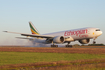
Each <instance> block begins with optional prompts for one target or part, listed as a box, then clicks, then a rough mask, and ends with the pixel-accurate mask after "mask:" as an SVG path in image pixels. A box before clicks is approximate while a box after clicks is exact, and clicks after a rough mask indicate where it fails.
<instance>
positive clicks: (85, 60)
mask: <svg viewBox="0 0 105 70" xmlns="http://www.w3.org/2000/svg"><path fill="white" fill-rule="evenodd" d="M19 49H20V50H19ZM0 50H1V52H0V70H3V69H5V70H6V69H21V68H23V69H24V68H25V69H26V70H31V69H35V70H40V68H42V69H41V70H94V69H95V70H100V69H101V70H104V69H105V49H104V48H98V49H95V48H92V49H89V48H73V49H71V48H15V47H13V48H12V47H10V48H2V47H1V48H0ZM11 51H12V52H11ZM14 51H16V52H14ZM52 52H53V53H52ZM54 52H56V53H54ZM37 67H38V68H37Z"/></svg>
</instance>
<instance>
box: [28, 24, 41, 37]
mask: <svg viewBox="0 0 105 70" xmlns="http://www.w3.org/2000/svg"><path fill="white" fill-rule="evenodd" d="M29 26H30V29H31V32H32V34H36V35H39V32H38V30H37V29H36V28H35V27H34V25H33V24H32V23H31V22H29Z"/></svg>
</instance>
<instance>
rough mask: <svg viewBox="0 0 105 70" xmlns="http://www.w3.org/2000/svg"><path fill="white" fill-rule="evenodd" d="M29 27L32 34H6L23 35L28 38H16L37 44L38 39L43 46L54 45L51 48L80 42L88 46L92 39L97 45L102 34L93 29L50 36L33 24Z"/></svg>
mask: <svg viewBox="0 0 105 70" xmlns="http://www.w3.org/2000/svg"><path fill="white" fill-rule="evenodd" d="M29 26H30V29H31V32H32V34H25V33H17V32H9V31H4V32H7V33H15V34H21V35H22V36H26V37H27V38H23V37H16V38H19V39H29V40H30V41H32V42H35V41H34V40H35V39H38V42H39V43H43V44H51V43H52V45H51V47H58V45H55V44H64V43H67V45H65V47H72V45H69V44H70V42H73V41H79V43H81V44H88V43H89V42H90V39H93V43H94V44H95V43H96V41H95V39H97V37H99V36H100V35H101V34H102V31H101V30H100V29H99V28H92V27H86V28H79V29H72V30H66V31H60V32H53V33H48V34H40V33H39V32H38V30H37V29H36V28H35V27H34V25H33V24H32V23H31V22H29ZM29 37H30V38H29Z"/></svg>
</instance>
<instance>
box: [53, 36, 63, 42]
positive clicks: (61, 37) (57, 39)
mask: <svg viewBox="0 0 105 70" xmlns="http://www.w3.org/2000/svg"><path fill="white" fill-rule="evenodd" d="M64 41H65V38H64V37H63V36H57V37H54V38H53V43H63V42H64Z"/></svg>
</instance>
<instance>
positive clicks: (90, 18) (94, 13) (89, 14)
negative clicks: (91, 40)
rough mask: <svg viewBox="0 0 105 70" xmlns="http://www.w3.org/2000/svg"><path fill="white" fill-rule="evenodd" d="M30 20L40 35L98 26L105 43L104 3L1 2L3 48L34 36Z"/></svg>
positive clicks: (83, 0)
mask: <svg viewBox="0 0 105 70" xmlns="http://www.w3.org/2000/svg"><path fill="white" fill-rule="evenodd" d="M29 21H31V22H32V23H33V24H34V25H35V27H36V28H37V29H38V31H39V32H40V33H41V34H45V33H49V32H56V31H62V30H69V29H76V28H82V27H97V28H100V29H101V30H102V31H103V34H102V35H101V36H100V37H99V38H98V39H97V40H96V41H97V43H104V44H105V34H104V32H105V0H0V45H4V44H5V45H7V44H10V45H14V44H16V43H15V42H17V41H18V42H19V43H21V42H22V41H24V40H17V39H15V37H19V36H20V35H16V34H8V33H3V32H2V31H5V30H7V31H14V32H21V33H31V32H30V28H29V24H28V22H29Z"/></svg>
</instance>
